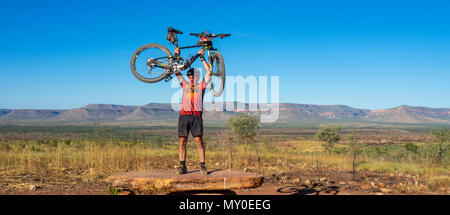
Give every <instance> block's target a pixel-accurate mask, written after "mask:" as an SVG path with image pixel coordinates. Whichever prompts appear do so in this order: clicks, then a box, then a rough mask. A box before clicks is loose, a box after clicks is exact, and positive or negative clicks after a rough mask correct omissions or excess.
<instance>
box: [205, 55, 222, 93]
mask: <svg viewBox="0 0 450 215" xmlns="http://www.w3.org/2000/svg"><path fill="white" fill-rule="evenodd" d="M209 66H210V69H211V81H210V85H209V87H210V89H211V93H212V94H213V95H214V96H216V97H218V96H220V95H222V92H223V89H224V87H225V63H224V62H223V57H222V54H220V53H219V52H217V51H216V52H214V53H213V54H212V55H211V57H210V59H209Z"/></svg>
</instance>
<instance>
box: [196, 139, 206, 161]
mask: <svg viewBox="0 0 450 215" xmlns="http://www.w3.org/2000/svg"><path fill="white" fill-rule="evenodd" d="M194 140H195V144H196V145H197V155H198V158H199V160H200V162H205V147H204V146H203V138H202V136H197V137H194Z"/></svg>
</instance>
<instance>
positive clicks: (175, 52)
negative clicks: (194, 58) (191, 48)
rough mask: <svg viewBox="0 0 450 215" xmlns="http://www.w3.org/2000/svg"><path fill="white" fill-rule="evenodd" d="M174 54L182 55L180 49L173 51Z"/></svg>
mask: <svg viewBox="0 0 450 215" xmlns="http://www.w3.org/2000/svg"><path fill="white" fill-rule="evenodd" d="M173 53H174V54H176V55H179V54H180V48H178V47H176V48H175V51H173Z"/></svg>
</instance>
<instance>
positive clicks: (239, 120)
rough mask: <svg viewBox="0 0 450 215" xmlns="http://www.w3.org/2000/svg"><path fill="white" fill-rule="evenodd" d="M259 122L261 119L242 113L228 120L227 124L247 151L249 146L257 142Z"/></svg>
mask: <svg viewBox="0 0 450 215" xmlns="http://www.w3.org/2000/svg"><path fill="white" fill-rule="evenodd" d="M259 122H260V119H259V117H258V116H250V115H248V114H245V113H240V114H237V115H236V116H234V117H233V118H230V119H228V122H227V124H228V126H229V127H230V128H231V131H232V132H233V134H234V135H235V137H236V138H237V141H238V143H239V144H244V148H245V149H247V145H249V144H250V143H252V142H253V141H255V140H256V139H255V138H256V134H257V130H258V128H259Z"/></svg>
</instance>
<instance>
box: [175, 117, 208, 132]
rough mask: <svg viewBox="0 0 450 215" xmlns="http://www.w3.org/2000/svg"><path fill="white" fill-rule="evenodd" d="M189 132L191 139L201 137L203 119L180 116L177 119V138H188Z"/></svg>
mask: <svg viewBox="0 0 450 215" xmlns="http://www.w3.org/2000/svg"><path fill="white" fill-rule="evenodd" d="M189 131H191V134H192V136H193V137H198V136H203V119H202V117H201V116H196V115H180V118H178V137H187V136H189Z"/></svg>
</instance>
